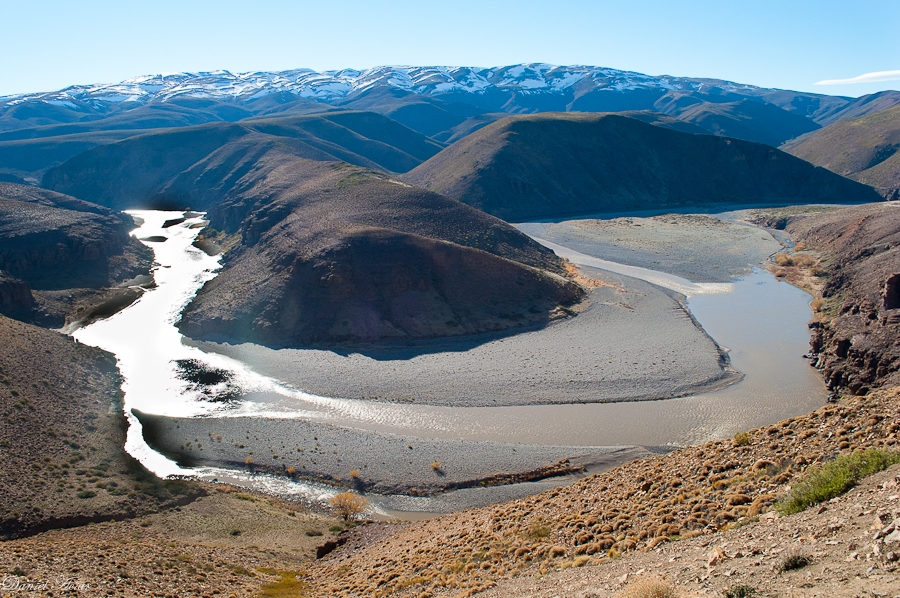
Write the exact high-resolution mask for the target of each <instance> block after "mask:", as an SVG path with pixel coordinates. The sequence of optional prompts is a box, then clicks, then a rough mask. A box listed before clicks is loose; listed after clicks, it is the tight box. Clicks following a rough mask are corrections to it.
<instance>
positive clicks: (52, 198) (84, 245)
mask: <svg viewBox="0 0 900 598" xmlns="http://www.w3.org/2000/svg"><path fill="white" fill-rule="evenodd" d="M133 228H134V223H133V222H132V220H131V217H129V216H127V215H125V214H121V213H116V212H113V211H112V210H110V209H108V208H104V207H101V206H98V205H95V204H91V203H88V202H86V201H82V200H79V199H75V198H74V197H69V196H67V195H62V194H60V193H55V192H53V191H48V190H46V189H40V188H37V187H30V186H26V185H17V184H15V183H0V271H2V272H5V274H4V275H3V283H2V286H3V287H5V288H6V292H5V293H3V292H2V291H0V295H2V296H3V297H2V300H0V311H2V312H3V313H5V314H7V315H10V316H13V317H16V318H18V319H22V320H24V321H29V322H31V321H37V322H40V323H42V324H45V325H51V326H57V327H58V326H62V324H63V320H64V318H65V315H66V313H67V312H70V311H71V310H72V309H73V308H74V306H73V302H79V301H85V300H89V298H90V297H91V296H94V295H97V294H98V293H99V294H103V293H105V292H106V291H104V290H103V289H105V288H107V287H110V286H115V285H117V284H119V283H122V282H124V281H126V280H128V279H131V278H133V277H135V276H137V275H139V274H145V273H147V272H148V270H149V267H150V262H151V260H152V254H151V253H150V251H149V250H148V249H147V248H146V247H144V246H143V245H142V244H141V243H140V242H138V241H137V240H136V239H134V238H132V237H130V236H129V234H128V233H129V232H130V231H131V229H133Z"/></svg>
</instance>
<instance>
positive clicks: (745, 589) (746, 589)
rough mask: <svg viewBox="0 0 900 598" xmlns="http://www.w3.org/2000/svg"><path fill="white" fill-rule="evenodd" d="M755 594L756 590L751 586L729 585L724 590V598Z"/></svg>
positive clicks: (748, 596) (746, 596) (743, 597)
mask: <svg viewBox="0 0 900 598" xmlns="http://www.w3.org/2000/svg"><path fill="white" fill-rule="evenodd" d="M755 595H756V590H755V589H753V588H752V587H751V586H731V587H730V588H728V589H727V590H725V598H751V596H755Z"/></svg>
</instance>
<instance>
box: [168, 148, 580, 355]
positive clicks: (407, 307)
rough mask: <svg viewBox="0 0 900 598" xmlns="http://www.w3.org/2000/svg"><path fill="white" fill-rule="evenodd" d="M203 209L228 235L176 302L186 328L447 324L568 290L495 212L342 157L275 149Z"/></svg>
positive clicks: (439, 327)
mask: <svg viewBox="0 0 900 598" xmlns="http://www.w3.org/2000/svg"><path fill="white" fill-rule="evenodd" d="M210 219H211V221H212V223H213V225H214V226H215V227H217V228H219V229H221V230H223V231H226V232H228V233H238V232H239V233H240V239H241V241H240V244H239V245H236V246H235V247H234V248H232V249H231V250H230V251H229V252H228V253H227V254H226V255H225V262H224V264H225V267H224V269H223V271H222V273H221V274H219V276H217V277H216V278H215V279H213V280H212V281H210V282H209V283H207V284H206V285H205V286H204V287H203V289H201V291H200V292H199V293H198V294H197V297H196V298H195V299H194V300H193V301H192V302H191V304H190V305H189V306H188V307H187V309H186V310H185V311H184V314H183V317H182V321H181V329H182V331H183V332H184V333H185V334H187V335H188V336H193V337H203V336H210V335H226V336H228V337H231V338H235V339H239V340H245V341H247V340H249V341H254V342H260V343H264V344H273V345H279V346H281V345H292V346H296V345H301V344H310V343H318V344H321V343H333V342H341V341H351V342H359V341H364V342H368V341H377V340H381V339H410V338H421V337H434V336H454V335H460V334H472V333H476V332H485V331H493V330H503V329H507V328H515V327H520V326H523V325H526V324H530V325H534V324H539V323H546V322H547V321H548V320H549V319H550V318H552V317H557V316H559V315H562V314H563V313H564V312H561V311H559V309H558V308H559V306H560V305H563V306H565V305H571V304H573V303H575V302H577V301H579V300H580V299H581V297H582V291H581V289H580V288H579V287H578V286H577V285H575V284H574V283H571V282H569V281H567V280H566V279H564V278H562V277H561V276H559V274H561V273H563V268H562V266H561V263H560V261H559V259H558V258H556V256H555V255H553V254H552V253H551V252H549V251H548V250H546V249H544V248H543V247H541V246H539V245H537V244H536V243H534V242H533V241H532V240H531V239H529V238H528V237H526V236H525V235H522V234H521V233H519V232H518V231H516V230H515V229H513V228H512V227H510V226H509V225H507V224H506V223H504V222H502V221H500V220H497V219H495V218H492V217H490V216H487V215H485V214H483V213H481V212H478V211H477V210H474V209H472V208H469V207H468V206H465V205H463V204H461V203H459V202H456V201H453V200H450V199H448V198H445V197H442V196H440V195H437V194H434V193H430V192H427V191H424V190H422V189H418V188H415V187H412V186H409V185H405V184H403V183H401V182H399V181H397V180H395V179H392V178H390V177H389V176H387V175H384V174H382V173H379V172H377V171H371V170H364V169H360V168H358V167H354V166H351V165H348V164H344V163H327V162H314V161H307V160H298V159H296V158H292V159H290V160H284V161H283V162H282V163H280V164H278V165H275V166H273V167H272V168H271V170H269V172H268V173H267V174H266V175H265V176H263V177H261V178H260V179H258V180H257V181H256V182H255V183H254V184H253V185H252V186H250V187H249V188H246V189H241V190H240V191H238V192H235V193H232V194H231V195H230V196H229V197H228V198H227V199H225V200H224V201H223V202H222V203H221V204H219V205H217V206H215V207H214V208H213V209H212V210H211V211H210ZM248 288H252V289H254V292H253V293H246V292H245V289H248Z"/></svg>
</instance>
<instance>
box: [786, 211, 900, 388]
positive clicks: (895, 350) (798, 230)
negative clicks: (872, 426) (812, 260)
mask: <svg viewBox="0 0 900 598" xmlns="http://www.w3.org/2000/svg"><path fill="white" fill-rule="evenodd" d="M786 224H787V230H788V231H789V232H790V233H791V235H792V236H793V237H794V239H796V240H797V241H801V242H803V243H805V244H806V246H807V247H810V248H812V249H815V250H817V251H819V252H822V253H824V254H825V255H826V256H827V260H826V262H825V264H826V266H825V267H826V268H827V273H828V279H827V282H826V284H825V287H824V289H823V291H822V295H823V297H824V298H825V301H826V307H825V310H824V314H825V317H824V318H822V320H821V321H820V322H817V323H816V324H815V325H814V327H813V339H812V341H811V347H812V354H813V360H814V364H815V365H816V367H818V368H819V369H821V370H822V374H823V375H824V377H825V380H826V383H827V384H828V386H829V388H831V389H833V390H835V391H843V390H847V391H849V392H852V393H854V394H863V393H865V392H868V390H869V389H871V388H878V387H882V386H891V385H897V384H900V347H898V346H897V342H896V341H897V338H898V337H900V210H898V208H897V207H896V206H895V205H892V204H885V203H882V204H876V205H868V206H855V207H850V208H846V209H843V210H838V211H835V212H830V213H825V214H819V215H810V216H804V217H796V218H792V219H790V220H789V221H788V222H787V223H786Z"/></svg>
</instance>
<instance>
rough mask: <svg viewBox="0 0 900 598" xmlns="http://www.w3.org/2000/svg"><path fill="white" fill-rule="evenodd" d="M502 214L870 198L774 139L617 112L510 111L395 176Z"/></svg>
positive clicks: (874, 197) (869, 192)
mask: <svg viewBox="0 0 900 598" xmlns="http://www.w3.org/2000/svg"><path fill="white" fill-rule="evenodd" d="M404 179H405V180H407V181H409V182H410V183H412V184H415V185H419V186H421V187H425V188H427V189H430V190H432V191H436V192H438V193H441V194H444V195H447V196H449V197H453V198H454V199H458V200H460V201H462V202H464V203H467V204H469V205H471V206H473V207H477V208H479V209H481V210H484V211H485V212H487V213H488V214H492V215H494V216H497V217H498V218H502V219H504V220H510V221H517V220H526V219H532V218H552V217H556V216H564V215H575V214H587V213H591V212H615V211H624V210H640V209H658V208H672V207H676V206H682V205H703V204H721V203H742V202H747V203H749V202H755V203H760V202H772V203H789V202H842V201H848V202H849V201H860V202H862V201H879V200H880V197H879V196H878V194H877V193H876V192H875V191H874V190H873V189H872V188H870V187H866V186H864V185H861V184H859V183H855V182H853V181H850V180H848V179H845V178H843V177H840V176H838V175H836V174H834V173H831V172H829V171H827V170H825V169H823V168H816V167H814V166H813V165H811V164H809V163H807V162H804V161H802V160H799V159H796V158H794V157H793V156H790V155H789V154H786V153H784V152H781V151H779V150H777V149H775V148H773V147H770V146H767V145H763V144H758V143H752V142H747V141H740V140H736V139H728V138H723V137H715V136H712V135H691V134H687V133H682V132H679V131H675V130H672V129H668V128H664V127H660V126H653V125H649V124H646V123H644V122H640V121H638V120H635V119H633V118H627V117H624V116H620V115H616V114H592V115H587V114H580V115H575V114H539V115H529V116H514V117H509V118H506V119H504V120H501V121H499V122H496V123H494V124H492V125H489V126H487V127H485V128H483V129H481V130H479V131H477V132H475V133H473V134H472V135H469V136H468V137H466V138H465V139H463V140H461V141H459V142H457V143H455V144H453V145H451V146H450V147H448V148H446V149H444V150H442V151H441V152H440V153H439V154H437V155H436V156H434V157H433V158H431V159H430V160H428V161H427V162H425V163H423V164H422V165H420V166H418V167H416V168H415V169H413V170H412V171H410V172H409V173H407V174H406V175H405V176H404Z"/></svg>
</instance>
